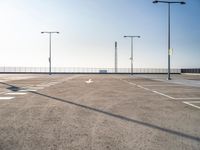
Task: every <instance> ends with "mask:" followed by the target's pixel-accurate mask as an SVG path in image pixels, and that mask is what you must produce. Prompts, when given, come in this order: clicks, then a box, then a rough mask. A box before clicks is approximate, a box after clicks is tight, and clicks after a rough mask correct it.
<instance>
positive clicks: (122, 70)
mask: <svg viewBox="0 0 200 150" xmlns="http://www.w3.org/2000/svg"><path fill="white" fill-rule="evenodd" d="M117 70H118V71H117V73H121V74H123V73H124V74H128V73H130V72H131V70H130V68H118V69H117ZM48 72H49V68H48V67H0V73H48ZM51 72H52V73H104V74H106V73H116V72H115V68H83V67H52V69H51ZM167 72H168V70H167V69H162V68H134V69H133V73H135V74H140V73H141V74H142V73H144V74H145V73H146V74H148V73H149V74H150V73H157V74H166V73H167ZM171 73H174V74H179V73H181V69H171Z"/></svg>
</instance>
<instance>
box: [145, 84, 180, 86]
mask: <svg viewBox="0 0 200 150" xmlns="http://www.w3.org/2000/svg"><path fill="white" fill-rule="evenodd" d="M142 86H182V85H162V84H159V85H142Z"/></svg>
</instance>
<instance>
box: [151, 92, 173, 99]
mask: <svg viewBox="0 0 200 150" xmlns="http://www.w3.org/2000/svg"><path fill="white" fill-rule="evenodd" d="M152 92H154V93H156V94H159V95H162V96H165V97H167V98H170V99H175V98H174V97H171V96H169V95H166V94H163V93H160V92H158V91H152Z"/></svg>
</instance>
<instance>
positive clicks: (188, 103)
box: [183, 102, 200, 109]
mask: <svg viewBox="0 0 200 150" xmlns="http://www.w3.org/2000/svg"><path fill="white" fill-rule="evenodd" d="M183 103H184V104H187V105H190V106H192V107H195V108H198V109H200V107H199V106H196V105H193V104H191V103H190V102H183Z"/></svg>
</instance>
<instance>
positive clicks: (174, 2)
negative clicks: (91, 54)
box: [153, 0, 186, 80]
mask: <svg viewBox="0 0 200 150" xmlns="http://www.w3.org/2000/svg"><path fill="white" fill-rule="evenodd" d="M153 3H154V4H156V3H166V4H168V78H167V79H168V80H171V77H170V49H171V48H170V47H171V45H170V5H171V4H182V5H183V4H186V3H185V2H183V1H181V2H178V1H158V0H154V1H153Z"/></svg>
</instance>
